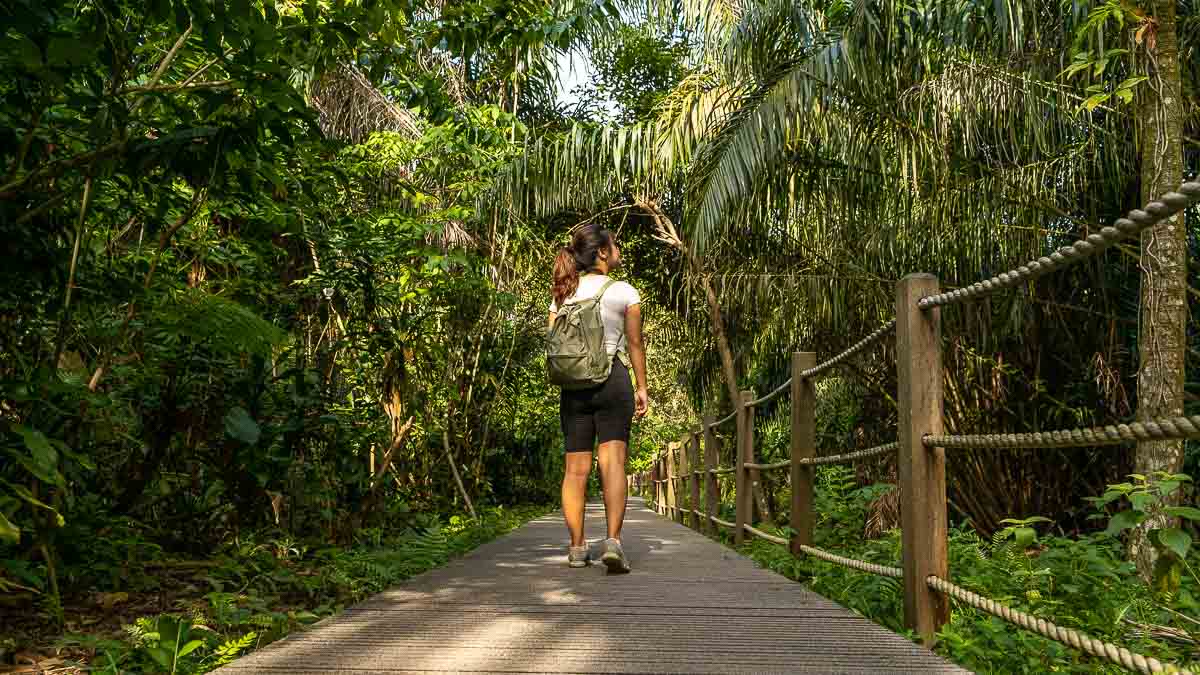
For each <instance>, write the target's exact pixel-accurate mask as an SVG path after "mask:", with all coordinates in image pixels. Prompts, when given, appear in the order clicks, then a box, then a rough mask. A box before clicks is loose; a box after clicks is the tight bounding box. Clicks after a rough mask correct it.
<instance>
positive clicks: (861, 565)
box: [799, 544, 904, 579]
mask: <svg viewBox="0 0 1200 675" xmlns="http://www.w3.org/2000/svg"><path fill="white" fill-rule="evenodd" d="M799 548H800V550H801V551H803V552H805V553H807V554H808V555H811V556H812V557H814V558H820V559H821V560H824V561H825V562H830V563H833V564H835V565H841V566H842V567H849V568H850V569H854V570H858V571H859V572H866V573H868V574H877V575H879V576H881V577H893V578H895V579H901V578H903V577H904V570H902V569H900V568H899V567H888V566H887V565H877V564H875V563H871V562H867V561H865V560H858V559H857V558H845V557H842V556H840V555H834V554H833V553H830V552H829V551H825V550H822V549H819V548H817V547H815V546H807V545H804V544H801V545H800V547H799Z"/></svg>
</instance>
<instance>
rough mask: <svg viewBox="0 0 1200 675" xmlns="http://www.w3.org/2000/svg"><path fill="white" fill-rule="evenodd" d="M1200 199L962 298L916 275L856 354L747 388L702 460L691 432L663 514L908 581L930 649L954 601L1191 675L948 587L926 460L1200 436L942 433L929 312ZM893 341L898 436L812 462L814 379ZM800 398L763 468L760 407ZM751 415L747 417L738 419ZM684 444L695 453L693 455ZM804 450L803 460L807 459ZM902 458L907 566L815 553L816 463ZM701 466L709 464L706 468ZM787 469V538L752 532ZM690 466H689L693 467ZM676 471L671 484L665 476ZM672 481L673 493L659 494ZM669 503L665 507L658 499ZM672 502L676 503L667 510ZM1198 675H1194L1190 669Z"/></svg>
mask: <svg viewBox="0 0 1200 675" xmlns="http://www.w3.org/2000/svg"><path fill="white" fill-rule="evenodd" d="M1196 202H1200V182H1189V183H1185V184H1184V185H1183V186H1182V187H1181V188H1180V192H1173V193H1168V194H1167V195H1165V196H1163V197H1162V198H1161V199H1160V200H1157V201H1154V202H1151V203H1150V204H1149V205H1147V206H1146V209H1145V210H1144V211H1142V210H1135V211H1132V212H1130V213H1129V214H1128V217H1127V218H1122V219H1118V220H1117V221H1116V222H1115V223H1114V226H1112V227H1107V228H1104V229H1103V230H1101V232H1100V233H1099V234H1093V235H1091V236H1089V237H1087V238H1086V239H1085V240H1082V241H1079V242H1076V243H1075V244H1074V245H1072V246H1069V247H1065V248H1062V249H1059V251H1057V252H1055V253H1053V254H1051V255H1050V256H1046V257H1042V258H1039V259H1038V260H1035V261H1032V262H1030V263H1028V264H1027V265H1023V266H1021V267H1019V268H1017V269H1016V270H1013V271H1011V272H1005V273H1003V274H1001V275H997V276H996V277H993V278H991V279H988V280H985V281H982V282H979V283H977V284H973V285H971V286H968V287H966V288H963V289H959V290H957V291H950V292H946V293H940V292H939V286H938V282H937V279H936V278H935V277H932V276H930V275H908V276H906V277H904V278H903V279H902V280H901V281H900V282H899V284H898V286H897V292H896V312H897V318H896V319H894V320H892V321H890V322H888V323H887V324H885V325H884V326H882V327H880V328H879V329H877V330H876V331H874V332H873V333H871V334H870V335H868V336H867V337H865V338H863V339H862V340H859V341H858V342H856V343H855V344H854V345H852V346H851V347H849V348H848V349H846V350H844V351H842V352H841V353H839V354H837V355H835V356H833V357H831V358H829V359H827V360H826V361H824V362H821V363H817V362H816V357H815V354H812V353H796V354H793V356H792V368H791V377H790V378H788V380H787V381H785V382H784V383H783V384H782V385H780V386H778V387H776V388H775V389H773V390H772V391H771V392H769V393H768V394H766V395H765V396H761V397H758V398H755V397H754V396H753V394H752V393H751V392H749V391H743V392H741V395H740V396H739V398H738V401H739V403H738V405H739V406H741V407H738V408H737V409H736V410H735V411H734V412H732V413H729V414H728V415H727V416H725V417H724V418H722V419H720V420H717V421H716V422H713V423H712V424H709V425H708V426H707V427H705V428H703V429H702V431H704V432H705V433H704V434H703V436H704V454H703V455H702V456H700V455H699V451H700V447H699V446H700V444H699V443H698V442H696V439H697V438H698V432H695V431H693V432H691V433H690V434H689V435H688V438H689V439H691V442H681V443H679V444H671V445H669V446H668V451H667V456H665V457H664V458H662V459H660V460H659V461H657V462H656V463H655V465H654V466H655V468H654V469H653V471H652V472H651V480H649V481H646V484H647V485H653V486H654V490H655V500H656V501H655V508H656V510H658V511H659V512H660V513H666V514H675V516H676V517H677V519H678V520H679V522H681V523H683V522H685V520H686V519H685V518H684V515H685V514H688V515H691V516H694V518H693V519H692V521H691V523H692V526H693V527H697V528H699V527H701V525H703V526H704V527H705V528H707V531H708V532H709V533H710V534H715V533H716V532H717V531H718V530H717V526H720V527H725V528H728V529H730V530H732V535H733V540H734V544H735V545H739V544H741V543H743V542H744V541H745V539H746V537H748V536H752V537H758V538H760V539H762V540H764V541H767V542H771V543H773V544H777V545H781V546H788V547H790V549H791V551H792V552H793V553H794V554H795V555H802V554H803V555H807V556H810V557H812V558H814V559H818V560H822V561H825V562H828V563H833V564H836V565H841V566H843V567H847V568H850V569H854V570H858V571H860V572H864V573H868V574H876V575H881V576H886V577H891V578H896V579H901V580H902V581H903V593H904V604H903V606H904V622H905V625H906V626H907V627H908V628H909V629H911V630H913V631H915V632H916V633H917V634H918V635H920V637H921V640H922V641H923V642H924V643H925V644H926V645H932V643H933V641H934V639H935V636H936V634H937V631H938V629H939V628H940V627H941V626H943V625H945V624H946V623H948V622H949V620H950V615H949V604H948V603H947V602H946V599H945V597H944V596H949V597H951V598H954V599H956V600H958V601H960V602H962V603H966V604H968V605H970V606H973V607H975V608H977V609H980V610H982V611H984V612H986V613H989V614H992V615H994V616H996V617H999V618H1001V619H1004V620H1006V621H1009V622H1011V623H1013V624H1014V625H1016V626H1019V627H1021V628H1024V629H1026V630H1030V631H1033V632H1035V633H1038V634H1040V635H1042V636H1045V637H1047V638H1050V639H1053V640H1057V641H1059V642H1062V643H1063V644H1066V645H1069V646H1071V647H1074V648H1076V649H1079V650H1081V651H1084V652H1086V653H1088V654H1091V655H1093V656H1096V657H1100V658H1106V659H1108V660H1110V661H1112V662H1113V663H1117V664H1120V665H1122V666H1124V667H1126V668H1130V669H1133V670H1138V671H1141V672H1144V673H1161V672H1177V673H1189V671H1187V670H1184V669H1181V668H1178V667H1177V666H1174V665H1170V664H1164V663H1162V662H1160V661H1158V660H1155V659H1153V658H1150V657H1147V656H1143V655H1141V654H1137V653H1135V652H1131V651H1129V650H1128V649H1125V648H1122V647H1119V646H1116V645H1113V644H1110V643H1108V642H1104V641H1101V640H1098V639H1095V638H1092V637H1089V636H1087V635H1084V634H1082V633H1079V632H1078V631H1074V630H1071V629H1067V628H1063V627H1061V626H1058V625H1056V624H1054V623H1052V622H1050V621H1047V620H1045V619H1039V618H1037V617H1034V616H1032V615H1030V614H1026V613H1023V612H1020V611H1018V610H1014V609H1012V608H1010V607H1007V606H1005V605H1003V604H1001V603H1000V602H997V601H995V600H991V599H988V598H986V597H983V596H981V595H978V594H976V593H973V592H971V591H968V590H966V589H964V588H962V587H959V586H956V585H954V584H953V583H951V582H949V581H946V579H947V578H948V577H949V576H950V574H949V561H948V555H947V543H946V542H947V540H948V537H949V534H950V533H949V529H948V515H947V510H948V508H947V500H946V486H945V466H944V462H945V456H943V455H942V454H940V453H932V452H928V451H927V449H929V448H945V449H976V448H983V449H1006V448H1065V447H1079V446H1099V445H1115V444H1121V443H1130V442H1136V441H1158V440H1168V439H1200V415H1192V416H1174V417H1159V418H1152V419H1146V420H1140V421H1134V422H1129V423H1127V424H1116V425H1108V426H1103V427H1093V428H1077V429H1062V430H1054V431H1038V432H1024V433H1003V434H946V433H944V431H943V427H942V414H943V413H942V406H943V398H942V397H943V394H942V385H941V382H942V380H943V377H944V370H943V365H942V352H941V350H942V341H941V337H940V336H941V325H940V321H941V319H940V314H939V313H936V312H925V311H923V310H927V309H930V308H933V307H940V306H945V305H950V304H955V303H958V302H962V301H965V300H968V299H974V298H978V297H981V296H984V295H987V294H989V293H992V292H994V291H996V290H998V289H1001V288H1006V287H1009V286H1013V285H1015V284H1017V283H1020V282H1022V281H1025V280H1029V279H1033V278H1037V277H1038V276H1041V275H1044V274H1048V273H1050V272H1053V271H1055V270H1058V269H1061V268H1063V267H1066V266H1068V265H1070V264H1073V263H1075V262H1078V261H1079V260H1082V259H1085V258H1087V257H1089V256H1093V255H1096V254H1097V253H1098V252H1100V251H1102V250H1104V249H1105V248H1107V247H1109V246H1111V245H1112V244H1114V243H1116V242H1118V241H1120V240H1122V239H1125V238H1128V237H1132V236H1134V235H1136V234H1137V233H1138V232H1141V231H1142V230H1144V229H1146V228H1148V227H1150V226H1152V225H1153V224H1154V223H1157V222H1159V221H1161V220H1163V219H1164V218H1168V217H1170V216H1171V215H1172V214H1175V213H1178V212H1179V211H1181V210H1183V209H1184V208H1187V207H1188V206H1189V205H1191V204H1194V203H1196ZM889 334H895V336H896V347H897V348H896V360H897V362H896V365H897V372H898V378H897V380H898V382H897V384H898V391H897V397H896V399H895V401H896V406H897V411H898V422H899V424H898V426H899V428H898V429H897V431H898V434H897V435H898V439H897V440H896V441H893V442H890V443H885V444H883V445H878V446H875V447H872V448H867V449H864V450H856V451H853V452H847V453H843V454H838V455H830V456H824V457H814V456H811V455H812V453H813V451H814V449H815V448H816V420H815V416H816V391H815V388H814V387H813V386H812V383H811V379H812V378H814V377H815V376H817V375H819V374H821V373H822V372H825V371H826V370H828V369H830V368H832V367H834V366H836V365H838V364H839V363H841V362H844V361H845V360H846V359H849V358H851V357H853V356H854V355H856V354H859V353H861V352H862V351H863V350H865V349H867V348H868V347H869V346H870V345H873V344H875V343H876V342H878V341H879V340H881V339H883V338H884V337H886V336H887V335H889ZM789 389H790V390H791V391H792V396H791V402H790V405H791V407H792V415H791V447H792V448H793V449H794V450H795V453H794V454H793V455H792V456H791V457H788V458H787V459H785V460H782V461H776V462H758V461H755V456H754V455H755V453H754V445H755V440H754V425H755V414H756V410H755V406H758V405H761V404H762V403H765V402H767V401H771V400H773V399H774V398H775V397H777V396H780V395H782V394H783V392H784V391H788V390H789ZM742 411H744V414H743V415H742V416H741V417H739V416H738V413H739V412H742ZM735 418H736V419H737V424H738V428H737V433H736V443H737V455H736V459H735V461H734V466H732V467H720V466H718V461H719V457H718V455H719V454H720V448H721V446H720V444H719V443H718V442H717V439H716V438H715V436H714V435H713V434H711V433H707V432H708V430H710V429H712V428H714V427H716V426H718V425H720V424H724V423H726V422H728V421H730V420H733V419H735ZM677 448H678V449H679V451H680V452H689V453H695V454H693V455H692V456H691V459H688V458H687V457H684V456H682V455H681V456H680V464H679V466H680V472H681V473H682V474H683V475H682V476H674V475H671V474H672V473H674V467H675V464H674V459H673V457H674V455H673V454H672V453H674V452H675V450H676V449H677ZM684 448H686V450H684ZM801 453H803V454H801ZM893 453H895V454H896V455H897V461H898V463H899V468H900V470H899V472H898V484H899V488H900V489H899V490H898V494H899V497H900V509H899V513H900V519H901V527H900V533H901V537H902V539H903V546H902V547H901V550H902V552H903V553H902V555H903V566H902V567H892V566H887V565H880V564H877V563H872V562H867V561H865V560H858V559H855V558H848V557H844V556H839V555H836V554H834V553H830V552H829V551H826V550H823V549H820V548H817V547H815V546H813V545H812V544H813V541H814V537H813V528H814V524H815V522H816V520H817V518H816V513H815V508H814V498H813V495H814V492H815V485H814V474H815V472H814V471H812V470H811V468H810V467H813V466H818V465H826V464H835V463H846V462H856V461H860V460H865V459H869V458H874V457H880V456H884V455H890V454H893ZM701 467H703V468H701ZM784 468H788V469H790V470H791V473H790V481H791V490H792V510H791V522H790V531H789V534H788V536H786V537H784V536H779V535H775V534H771V533H769V532H766V531H764V530H762V529H759V528H756V527H754V522H753V521H752V515H753V512H754V508H755V507H754V502H755V498H754V497H753V496H751V495H750V494H749V492H748V491H749V490H752V489H757V488H756V487H755V486H756V483H755V481H756V480H757V479H756V478H755V477H754V475H753V474H752V472H754V471H768V470H775V469H784ZM689 469H690V470H689ZM727 474H734V475H735V476H736V479H737V482H736V485H735V490H734V493H735V505H736V516H737V517H736V520H735V521H734V522H728V521H725V520H721V519H720V518H718V517H717V516H716V515H715V512H716V510H717V509H719V508H720V507H721V504H722V502H721V497H720V485H719V483H718V481H717V480H716V477H717V476H721V475H727ZM663 475H667V476H668V477H667V478H666V479H662V476H663ZM687 478H691V479H692V482H691V484H690V486H689V487H690V488H691V494H690V497H689V498H688V505H689V507H690V508H686V509H684V508H680V507H679V506H677V505H676V504H675V501H676V499H677V493H676V491H675V483H674V482H673V481H674V480H676V479H680V480H682V481H683V484H684V485H685V486H686V485H688V483H687ZM663 484H670V489H668V488H665V487H661V486H662V485H663ZM702 485H703V487H704V489H705V492H706V498H705V508H704V509H703V510H702V509H699V508H697V507H698V506H699V505H700V497H699V489H700V487H701V486H702ZM660 496H661V499H660ZM662 499H666V500H667V501H668V502H670V503H669V504H663V503H661V502H662ZM1189 675H1191V674H1190V673H1189Z"/></svg>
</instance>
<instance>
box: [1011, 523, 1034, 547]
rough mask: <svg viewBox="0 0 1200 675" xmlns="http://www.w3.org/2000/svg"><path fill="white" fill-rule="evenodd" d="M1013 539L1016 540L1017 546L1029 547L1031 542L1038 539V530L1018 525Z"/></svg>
mask: <svg viewBox="0 0 1200 675" xmlns="http://www.w3.org/2000/svg"><path fill="white" fill-rule="evenodd" d="M1013 539H1015V540H1016V542H1017V546H1020V547H1021V548H1028V547H1029V545H1030V544H1032V543H1033V542H1035V541H1037V530H1035V529H1033V528H1032V527H1018V528H1016V529H1015V530H1013Z"/></svg>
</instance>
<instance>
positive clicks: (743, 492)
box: [733, 390, 754, 545]
mask: <svg viewBox="0 0 1200 675" xmlns="http://www.w3.org/2000/svg"><path fill="white" fill-rule="evenodd" d="M753 400H754V392H752V391H750V390H743V391H742V397H741V399H739V400H738V401H736V402H735V403H734V405H736V406H737V420H738V425H737V430H738V443H737V462H736V463H735V464H736V470H735V471H734V475H735V476H737V487H736V490H737V493H736V494H735V495H734V504H735V505H736V506H737V517H736V518H735V521H734V525H735V526H736V531H735V532H734V533H733V543H734V544H735V545H739V544H741V543H742V542H743V541H744V540H745V539H746V525H747V524H750V525H753V523H751V522H750V521H751V519H752V518H753V517H754V490H753V487H752V485H753V483H751V481H750V469H747V468H746V462H751V461H754V460H753V459H752V458H753V457H754V408H753V407H751V406H748V405H746V404H747V403H749V402H750V401H753Z"/></svg>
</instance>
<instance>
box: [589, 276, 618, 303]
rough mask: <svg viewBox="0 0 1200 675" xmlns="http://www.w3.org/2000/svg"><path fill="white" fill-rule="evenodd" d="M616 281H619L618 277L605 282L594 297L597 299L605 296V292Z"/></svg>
mask: <svg viewBox="0 0 1200 675" xmlns="http://www.w3.org/2000/svg"><path fill="white" fill-rule="evenodd" d="M615 283H617V280H616V279H609V280H608V281H606V282H604V285H603V286H601V287H600V291H599V292H597V293H596V295H595V296H593V297H595V298H596V299H597V300H599V299H601V298H603V297H604V292H605V291H607V290H608V287H609V286H612V285H613V284H615Z"/></svg>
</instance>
